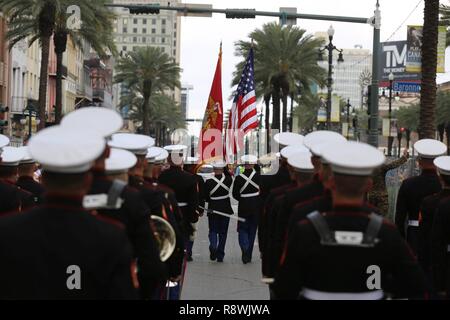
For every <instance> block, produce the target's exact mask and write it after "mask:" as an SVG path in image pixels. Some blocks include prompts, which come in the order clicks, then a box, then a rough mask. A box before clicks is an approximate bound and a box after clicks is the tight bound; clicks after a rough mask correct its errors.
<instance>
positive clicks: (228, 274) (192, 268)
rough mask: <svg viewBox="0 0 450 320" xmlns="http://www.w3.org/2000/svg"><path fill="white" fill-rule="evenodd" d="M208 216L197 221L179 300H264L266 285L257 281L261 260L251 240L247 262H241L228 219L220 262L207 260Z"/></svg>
mask: <svg viewBox="0 0 450 320" xmlns="http://www.w3.org/2000/svg"><path fill="white" fill-rule="evenodd" d="M207 219H208V218H206V216H205V217H202V218H201V219H200V222H199V224H198V233H197V238H196V240H195V243H194V248H193V259H194V261H192V262H189V263H188V265H187V270H186V276H185V282H184V287H183V291H182V294H181V299H182V300H267V299H269V291H268V287H267V285H265V284H263V283H261V260H260V258H259V250H258V244H257V242H256V243H255V248H254V251H253V259H252V262H251V263H248V264H245V265H244V264H243V263H242V260H241V249H240V247H239V243H238V233H237V231H236V230H237V222H236V220H231V221H230V226H229V228H228V238H227V244H226V247H225V258H224V262H223V263H218V262H216V261H210V260H209V249H208V247H209V242H208V220H207Z"/></svg>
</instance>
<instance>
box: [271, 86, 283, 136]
mask: <svg viewBox="0 0 450 320" xmlns="http://www.w3.org/2000/svg"><path fill="white" fill-rule="evenodd" d="M280 98H281V97H280V85H279V83H278V80H273V81H272V103H273V109H272V113H273V118H272V129H273V130H278V131H280Z"/></svg>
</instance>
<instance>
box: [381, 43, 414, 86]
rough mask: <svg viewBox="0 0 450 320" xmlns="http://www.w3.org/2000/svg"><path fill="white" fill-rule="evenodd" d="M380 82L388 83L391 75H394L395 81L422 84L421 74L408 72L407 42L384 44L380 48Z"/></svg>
mask: <svg viewBox="0 0 450 320" xmlns="http://www.w3.org/2000/svg"><path fill="white" fill-rule="evenodd" d="M380 55H381V59H380V70H379V71H380V81H388V80H389V74H390V73H391V72H392V73H393V74H394V79H395V81H417V82H420V79H421V74H420V70H419V73H410V72H407V70H406V61H407V56H408V43H407V41H389V42H382V43H381V46H380Z"/></svg>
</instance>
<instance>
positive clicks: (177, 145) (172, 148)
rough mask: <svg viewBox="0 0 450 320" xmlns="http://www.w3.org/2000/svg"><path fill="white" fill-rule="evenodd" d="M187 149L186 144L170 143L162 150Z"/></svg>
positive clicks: (178, 150)
mask: <svg viewBox="0 0 450 320" xmlns="http://www.w3.org/2000/svg"><path fill="white" fill-rule="evenodd" d="M186 149H187V146H184V145H182V144H172V145H170V146H165V147H164V150H166V151H168V152H180V153H181V152H184V150H186Z"/></svg>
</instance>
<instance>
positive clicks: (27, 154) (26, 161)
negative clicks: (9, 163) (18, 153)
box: [19, 146, 36, 164]
mask: <svg viewBox="0 0 450 320" xmlns="http://www.w3.org/2000/svg"><path fill="white" fill-rule="evenodd" d="M19 149H22V151H23V158H22V160H20V164H31V163H35V162H36V161H34V159H33V158H32V157H31V154H30V151H29V150H28V147H27V146H23V147H19Z"/></svg>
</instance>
